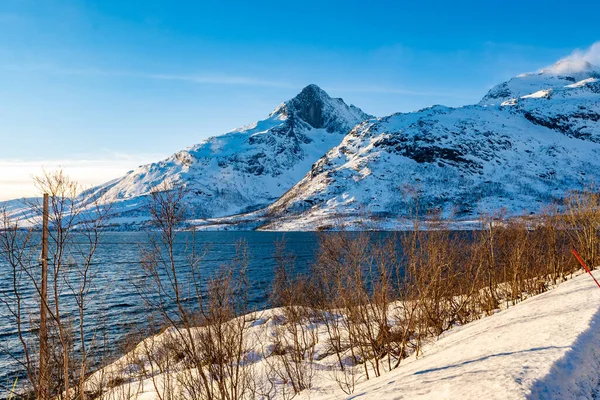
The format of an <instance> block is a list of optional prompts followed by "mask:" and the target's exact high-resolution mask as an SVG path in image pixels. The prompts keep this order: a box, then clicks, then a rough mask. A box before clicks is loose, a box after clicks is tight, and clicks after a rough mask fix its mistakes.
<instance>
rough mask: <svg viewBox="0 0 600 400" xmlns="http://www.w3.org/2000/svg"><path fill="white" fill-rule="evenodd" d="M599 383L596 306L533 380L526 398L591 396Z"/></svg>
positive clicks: (599, 327) (599, 333)
mask: <svg viewBox="0 0 600 400" xmlns="http://www.w3.org/2000/svg"><path fill="white" fill-rule="evenodd" d="M599 385H600V309H598V311H596V313H595V314H594V316H593V317H592V319H591V321H590V325H589V327H588V328H587V329H586V330H585V331H584V332H583V333H582V334H581V335H579V336H578V337H577V340H575V342H574V343H573V346H571V349H570V350H569V351H568V352H567V353H566V354H565V355H564V356H563V357H562V358H561V359H560V360H558V361H557V362H555V363H554V365H553V366H552V368H551V369H550V372H549V373H548V375H546V376H545V377H543V378H541V379H539V380H538V381H536V382H535V383H534V384H533V386H532V388H531V393H530V394H529V395H528V396H527V399H529V400H538V399H575V398H577V399H580V398H583V399H595V398H598V395H599V394H600V390H599Z"/></svg>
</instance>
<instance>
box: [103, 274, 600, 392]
mask: <svg viewBox="0 0 600 400" xmlns="http://www.w3.org/2000/svg"><path fill="white" fill-rule="evenodd" d="M595 275H596V277H597V278H600V271H597V272H596V273H595ZM278 312H279V311H278V310H267V311H264V312H261V313H257V314H256V315H254V316H253V318H254V322H252V324H251V325H252V328H251V336H252V338H253V339H252V340H251V342H252V345H251V346H255V347H256V348H257V349H259V348H263V349H264V348H265V346H266V347H268V346H269V343H270V336H271V335H272V330H273V329H277V318H274V316H276V315H277V314H278ZM599 323H600V289H599V288H598V287H597V286H596V285H595V283H594V281H593V280H592V279H591V278H590V276H589V275H587V274H580V275H579V276H576V277H575V278H573V279H571V280H569V281H567V282H564V283H562V284H560V285H559V286H558V287H557V288H555V289H553V290H551V291H549V292H546V293H544V294H541V295H538V296H535V297H532V298H529V299H527V300H525V301H523V302H521V303H519V304H517V305H515V306H512V307H510V308H508V309H505V310H502V311H498V312H496V313H495V314H494V315H492V316H489V317H485V318H483V319H481V320H477V321H475V322H471V323H469V324H467V325H465V326H462V327H459V328H454V329H452V330H450V331H448V332H446V333H445V334H444V335H443V336H442V337H440V338H439V339H438V340H437V341H435V342H433V343H430V344H429V345H427V346H426V347H425V348H424V350H423V353H422V354H421V355H420V356H419V357H418V358H415V357H414V356H411V357H410V358H408V359H406V360H403V361H402V363H401V364H400V366H399V367H398V368H397V369H394V370H392V371H389V372H386V373H383V374H382V375H381V376H380V377H378V378H372V379H370V380H365V379H364V377H363V376H360V377H359V379H358V383H357V385H356V387H355V390H354V392H353V393H352V394H351V395H347V394H345V393H343V392H342V391H341V390H340V389H339V388H338V386H337V384H336V382H335V379H334V374H333V373H332V370H331V366H332V365H335V361H333V360H331V359H330V358H331V357H330V356H329V357H328V356H326V354H325V349H324V343H325V342H326V340H325V338H323V339H322V340H320V341H319V344H317V346H316V348H315V353H316V355H315V360H318V361H315V363H314V367H315V368H314V371H313V373H314V377H313V379H312V387H311V388H310V389H307V390H305V391H304V392H302V393H301V394H300V395H299V396H297V397H296V398H299V399H342V398H350V399H354V398H360V399H376V400H381V399H477V400H479V399H524V398H528V399H592V398H596V397H595V396H596V395H597V394H599V393H600V390H599V387H600V330H599V329H598V328H599ZM314 328H315V329H316V330H317V332H319V333H318V334H319V335H324V332H322V330H321V329H320V328H319V327H318V326H315V327H314ZM168 332H169V331H167V332H166V333H163V334H161V335H160V336H159V337H157V338H155V339H154V340H155V341H154V342H152V343H158V344H159V346H161V344H160V343H161V342H162V340H164V339H165V335H168ZM321 343H322V344H321ZM140 346H141V345H140ZM140 346H138V349H139V348H140ZM321 353H322V354H323V355H324V356H323V357H320V356H319V355H320V354H321ZM265 359H266V357H258V358H257V359H256V361H255V367H254V368H255V369H254V371H258V372H259V373H260V372H261V371H264V370H265V366H266V365H269V361H265ZM128 360H131V358H127V356H126V357H124V358H122V359H121V360H119V361H117V362H116V363H115V364H113V365H112V366H110V367H109V368H107V371H112V372H113V373H117V374H122V373H126V372H124V371H131V365H130V361H128ZM265 362H266V364H265ZM271 362H273V361H272V360H271ZM263 364H264V365H263ZM164 376H165V374H159V375H158V376H157V377H156V378H158V379H157V380H156V381H155V382H152V380H151V379H148V378H147V377H146V378H145V379H142V380H135V379H134V380H133V381H132V383H133V386H134V387H135V395H131V396H130V397H131V398H138V399H155V398H158V397H157V395H156V391H155V390H156V387H157V386H155V385H154V384H155V383H156V382H158V383H159V385H158V387H159V388H160V386H161V384H160V382H161V380H162V379H163V378H164ZM121 377H123V375H121ZM170 379H172V377H171V378H170ZM127 381H128V379H126V380H124V381H123V382H127ZM126 385H128V384H125V386H126ZM111 393H112V396H111ZM118 393H131V394H132V393H133V392H130V391H129V390H123V386H120V387H119V386H118V387H115V388H113V389H112V390H111V391H110V392H109V393H107V394H106V396H105V398H119V397H118V396H117V394H118ZM275 398H278V397H275Z"/></svg>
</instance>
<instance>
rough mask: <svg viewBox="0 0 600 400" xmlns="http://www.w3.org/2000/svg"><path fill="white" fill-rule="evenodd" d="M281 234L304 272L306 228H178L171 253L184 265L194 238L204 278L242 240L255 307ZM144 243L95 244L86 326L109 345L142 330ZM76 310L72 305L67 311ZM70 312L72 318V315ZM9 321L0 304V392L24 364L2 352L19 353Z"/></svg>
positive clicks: (123, 239)
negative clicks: (203, 230) (141, 292)
mask: <svg viewBox="0 0 600 400" xmlns="http://www.w3.org/2000/svg"><path fill="white" fill-rule="evenodd" d="M282 239H285V242H286V250H287V251H288V252H290V254H293V255H294V256H295V258H296V262H295V266H296V268H297V271H299V272H302V271H307V270H308V268H309V265H310V264H311V263H312V262H313V260H314V257H315V251H316V249H317V245H318V243H317V236H316V234H314V233H310V232H286V233H278V232H195V233H191V232H182V233H180V234H179V236H178V238H177V242H176V244H175V256H176V258H178V259H179V260H181V264H180V265H179V267H180V268H181V269H182V271H183V270H185V268H186V266H185V252H186V248H189V247H188V246H189V245H190V243H191V242H192V241H193V242H194V244H195V246H196V250H197V251H199V252H204V251H205V254H204V257H203V259H202V261H201V264H200V265H201V269H200V271H201V273H202V275H203V278H209V277H210V276H211V275H213V274H214V273H215V272H217V271H218V270H219V269H220V268H221V267H223V266H227V265H228V264H230V263H231V262H232V259H233V258H234V257H235V255H236V243H238V242H239V241H245V242H246V243H247V245H248V246H247V248H248V255H249V260H248V261H249V264H248V269H247V276H248V280H249V283H250V293H249V301H250V307H251V308H253V309H260V308H264V307H266V306H267V305H268V303H267V301H268V292H269V287H270V283H271V281H272V278H273V271H274V268H275V258H274V252H275V247H276V246H275V243H276V242H277V241H279V240H282ZM147 243H148V235H147V234H146V233H141V232H108V233H105V234H104V235H103V236H102V240H101V243H100V245H99V247H98V250H97V253H96V256H95V260H94V264H93V266H92V268H93V271H92V273H93V275H94V277H93V282H92V288H91V290H90V292H89V294H88V299H89V305H88V308H87V315H86V321H87V327H88V328H89V329H87V330H88V331H89V332H95V333H96V337H97V338H101V337H102V340H104V337H105V338H106V340H107V347H108V348H110V349H114V350H116V348H118V344H119V343H120V342H121V341H122V340H123V339H124V337H125V335H127V334H128V333H131V332H132V331H136V330H142V331H143V330H144V329H143V328H144V326H147V324H148V321H149V316H150V314H151V313H152V311H153V310H148V309H147V308H146V305H145V303H144V301H143V300H142V298H141V297H140V295H139V291H138V289H137V288H136V283H138V282H139V278H140V276H141V275H142V274H143V271H142V268H141V264H140V248H141V247H143V246H144V245H146V244H147ZM21 283H23V284H27V285H26V286H27V287H29V289H25V290H24V291H23V295H24V296H26V297H27V298H28V300H29V301H28V306H29V308H28V309H27V310H26V311H27V312H28V315H27V316H26V318H31V317H35V315H36V311H38V309H37V307H39V306H38V305H37V304H36V301H35V296H34V294H35V291H34V290H33V289H32V288H31V284H30V282H26V278H25V277H23V281H22V282H21ZM12 285H13V281H12V276H11V274H10V271H9V268H8V265H7V264H6V263H5V261H4V260H3V259H2V258H0V295H2V296H5V295H7V294H10V291H11V288H12ZM63 295H64V301H63V304H69V299H68V295H67V289H66V288H65V289H64V290H63ZM61 299H62V296H61ZM75 311H76V309H75V308H74V307H73V308H72V312H73V313H74V312H75ZM71 316H72V317H73V318H75V317H76V316H75V315H74V314H72V315H71ZM13 321H14V320H13V319H11V318H9V317H8V308H7V306H6V305H5V304H2V303H0V392H3V390H2V389H1V388H2V387H3V386H4V387H6V386H11V385H12V382H14V379H15V377H16V376H19V375H20V376H21V377H22V371H23V368H21V367H19V366H18V365H17V364H16V363H15V362H14V361H13V360H11V357H10V356H9V355H8V354H7V352H11V353H12V354H19V349H20V343H19V341H18V337H17V336H16V327H15V326H14V323H13ZM90 335H93V334H90ZM91 339H92V337H90V340H91ZM97 340H99V339H97ZM20 371H21V373H20ZM1 397H2V396H1V395H0V398H1Z"/></svg>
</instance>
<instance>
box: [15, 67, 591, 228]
mask: <svg viewBox="0 0 600 400" xmlns="http://www.w3.org/2000/svg"><path fill="white" fill-rule="evenodd" d="M598 175H600V68H598V67H595V66H592V65H590V64H588V63H585V62H577V61H561V62H559V63H557V64H555V65H554V66H552V67H550V68H546V69H543V70H541V71H539V72H537V73H531V74H523V75H519V76H517V77H515V78H512V79H510V80H509V81H507V82H504V83H501V84H499V85H497V86H495V87H494V88H492V89H491V90H490V91H489V92H488V93H487V94H486V95H485V96H484V97H483V99H482V100H481V101H480V102H479V103H478V104H475V105H467V106H464V107H458V108H450V107H444V106H439V105H436V106H432V107H429V108H425V109H423V110H419V111H416V112H410V113H397V114H393V115H390V116H387V117H382V118H375V117H373V116H370V115H368V114H366V113H364V112H363V111H361V110H360V109H359V108H357V107H355V106H352V105H347V104H346V103H344V101H343V100H342V99H336V98H331V97H329V95H328V94H327V93H325V92H324V91H323V90H322V89H320V88H319V87H318V86H316V85H309V86H307V87H306V88H304V89H303V90H302V91H301V92H300V93H299V94H298V95H297V96H296V97H295V98H293V99H291V100H289V101H286V102H284V103H282V104H281V105H280V106H278V107H277V108H276V109H275V110H274V111H273V112H272V113H271V114H269V116H268V117H267V118H266V119H265V120H262V121H259V122H256V123H254V124H252V125H249V126H246V127H242V128H239V129H236V130H234V131H231V132H228V133H225V134H223V135H220V136H215V137H211V138H209V139H207V140H205V141H204V142H202V143H200V144H198V145H195V146H192V147H190V148H188V149H185V150H182V151H180V152H178V153H176V154H174V155H172V156H171V157H169V158H167V159H166V160H163V161H160V162H157V163H153V164H148V165H144V166H141V167H139V168H137V169H135V170H133V171H131V172H129V173H128V174H127V175H125V176H123V177H121V178H119V179H116V180H113V181H111V182H108V183H106V184H104V185H101V186H99V187H97V188H94V189H92V190H93V191H97V192H98V193H103V194H102V198H103V199H104V200H106V201H109V200H110V201H115V210H116V214H115V219H114V221H115V223H116V224H120V225H121V226H122V227H123V228H128V227H136V226H137V225H138V224H140V223H142V222H143V221H145V220H146V219H147V218H148V213H147V211H146V204H147V199H148V196H149V193H150V191H151V190H152V189H153V188H155V187H157V186H158V185H159V184H161V183H162V182H164V181H169V182H170V183H173V184H179V185H184V186H185V187H186V188H187V193H188V194H187V195H186V198H185V201H186V203H187V205H188V209H189V210H190V224H194V225H199V226H203V227H205V228H209V229H277V230H310V229H320V228H323V227H331V226H333V225H335V224H336V223H338V222H339V221H343V222H345V223H350V224H352V223H353V222H354V223H355V222H356V221H357V220H358V219H360V220H361V221H363V222H364V221H367V222H368V223H369V224H370V227H373V228H383V229H393V228H395V227H397V226H398V224H401V221H402V219H403V218H404V217H406V214H407V211H408V210H407V207H408V202H409V201H410V198H411V196H407V194H408V193H409V192H415V191H416V192H418V193H420V199H421V200H420V202H421V204H422V206H423V209H429V210H431V209H434V208H435V209H439V210H442V211H443V212H444V213H445V214H446V215H448V214H449V213H451V212H452V213H455V215H456V216H458V217H459V218H463V219H468V218H470V217H473V216H474V215H476V214H477V213H478V212H480V211H487V212H493V211H495V210H498V209H500V208H505V209H506V210H507V211H508V212H509V213H512V214H521V213H523V212H527V213H534V212H537V211H539V210H540V209H541V208H543V207H544V206H546V205H548V204H549V203H551V202H553V201H554V200H558V199H560V198H562V197H563V196H564V195H565V193H566V192H567V191H569V190H573V189H581V188H583V187H584V186H585V185H586V184H588V183H589V182H591V181H593V178H594V176H596V177H597V176H598ZM10 204H14V202H11V203H10Z"/></svg>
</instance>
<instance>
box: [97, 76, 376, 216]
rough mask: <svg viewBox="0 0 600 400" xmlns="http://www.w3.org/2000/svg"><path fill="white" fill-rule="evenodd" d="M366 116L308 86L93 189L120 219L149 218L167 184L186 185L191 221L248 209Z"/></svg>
mask: <svg viewBox="0 0 600 400" xmlns="http://www.w3.org/2000/svg"><path fill="white" fill-rule="evenodd" d="M368 118H372V117H371V116H370V115H368V114H365V113H364V112H362V111H361V110H360V109H359V108H357V107H355V106H352V105H350V106H349V105H347V104H346V103H344V101H343V100H342V99H337V98H331V97H329V95H328V94H327V93H325V91H323V90H322V89H321V88H319V87H318V86H316V85H309V86H307V87H305V88H304V89H303V90H302V91H301V92H300V93H299V94H298V95H297V96H296V97H294V98H293V99H291V100H289V101H286V102H284V103H282V104H281V105H279V106H278V107H277V108H276V109H275V110H274V111H273V112H272V113H271V114H269V116H268V117H267V118H266V119H264V120H262V121H258V122H256V123H254V124H252V125H249V126H245V127H242V128H239V129H236V130H233V131H231V132H228V133H226V134H223V135H220V136H214V137H211V138H209V139H207V140H205V141H204V142H202V143H200V144H197V145H195V146H191V147H189V148H187V149H185V150H182V151H180V152H177V153H176V154H174V155H172V156H171V157H169V158H167V159H165V160H163V161H160V162H157V163H153V164H148V165H143V166H140V167H139V168H137V169H135V170H133V171H131V172H129V173H128V174H127V175H125V176H123V177H122V178H119V179H116V180H114V181H111V182H108V183H107V184H105V185H101V186H99V187H97V188H94V189H93V190H94V191H97V192H98V193H103V195H102V196H103V199H104V200H106V201H108V200H113V201H115V205H114V207H115V209H116V210H117V214H118V217H119V218H118V219H117V221H120V222H124V221H127V219H128V218H134V219H140V218H142V219H143V218H144V216H146V215H147V211H146V209H145V204H146V198H147V196H148V195H149V193H150V192H151V190H152V189H154V188H156V187H158V186H159V185H160V184H161V183H162V182H165V181H168V182H170V183H172V184H175V185H183V186H185V188H186V190H187V192H188V194H187V195H186V202H187V204H188V209H189V210H190V211H191V217H193V218H209V217H217V216H223V215H231V214H237V213H242V212H246V211H249V210H253V209H257V208H260V207H264V206H266V205H268V204H270V203H272V202H273V201H275V200H277V198H279V197H280V196H281V195H282V194H283V193H285V192H286V191H287V190H288V189H290V188H291V187H292V186H293V185H294V184H296V183H297V182H298V181H299V180H300V179H301V178H302V177H303V176H304V175H305V174H306V172H307V171H310V168H311V165H312V164H313V163H314V162H315V161H317V160H318V159H319V158H320V157H321V156H323V155H324V153H325V152H326V151H327V150H328V149H330V148H331V147H333V146H335V145H338V144H339V143H340V142H341V140H342V139H343V138H344V136H345V135H346V134H347V133H348V132H349V131H350V130H351V129H352V128H353V127H354V126H355V125H356V124H358V123H359V122H361V121H363V120H365V119H368Z"/></svg>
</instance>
